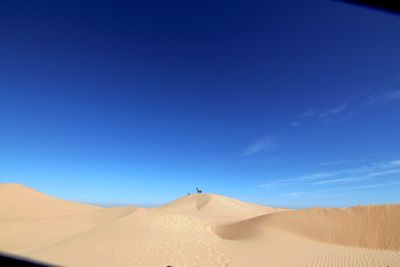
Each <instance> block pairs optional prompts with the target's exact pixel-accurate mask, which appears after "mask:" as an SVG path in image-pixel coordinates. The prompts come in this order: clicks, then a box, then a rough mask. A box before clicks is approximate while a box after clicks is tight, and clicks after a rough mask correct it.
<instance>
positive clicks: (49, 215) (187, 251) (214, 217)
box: [0, 184, 400, 267]
mask: <svg viewBox="0 0 400 267" xmlns="http://www.w3.org/2000/svg"><path fill="white" fill-rule="evenodd" d="M0 252H3V253H9V254H13V255H19V256H23V257H28V258H31V259H36V260H40V261H44V262H48V263H52V264H56V265H62V266H160V267H166V266H167V265H170V266H173V267H177V266H381V267H386V266H391V267H394V266H400V205H383V206H365V207H352V208H346V209H304V210H285V209H276V208H271V207H265V206H259V205H255V204H250V203H245V202H242V201H238V200H235V199H231V198H227V197H224V196H221V195H213V194H200V195H190V196H185V197H183V198H180V199H178V200H176V201H174V202H172V203H170V204H168V205H165V206H162V207H158V208H150V209H144V208H135V207H113V208H101V207H96V206H91V205H84V204H79V203H74V202H70V201H64V200H59V199H56V198H53V197H49V196H46V195H44V194H42V193H39V192H37V191H35V190H33V189H30V188H27V187H24V186H22V185H17V184H0Z"/></svg>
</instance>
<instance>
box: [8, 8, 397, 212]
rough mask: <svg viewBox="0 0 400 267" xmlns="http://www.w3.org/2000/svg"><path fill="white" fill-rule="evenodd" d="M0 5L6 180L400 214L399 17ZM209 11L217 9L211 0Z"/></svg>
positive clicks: (72, 191) (111, 199) (108, 194)
mask: <svg viewBox="0 0 400 267" xmlns="http://www.w3.org/2000/svg"><path fill="white" fill-rule="evenodd" d="M127 2H128V1H126V2H125V1H124V2H119V1H109V2H103V1H91V2H88V1H76V2H74V1H25V2H24V1H1V3H0V182H17V183H23V184H25V185H27V186H30V187H34V188H36V189H38V190H40V191H43V192H45V193H48V194H51V195H56V196H59V197H63V198H67V199H73V200H79V201H86V202H94V203H136V204H143V205H153V204H158V203H164V202H168V201H170V200H172V199H175V198H178V197H180V196H182V195H185V194H186V193H187V192H193V191H194V189H195V187H196V186H199V187H200V188H202V189H203V190H204V191H205V192H212V193H219V194H224V195H228V196H230V197H235V198H239V199H242V200H246V201H253V202H256V203H262V204H267V205H274V206H288V207H311V206H329V207H330V206H337V207H341V206H349V205H359V204H370V203H399V202H400V194H399V192H400V140H399V136H400V16H396V15H393V14H389V13H384V12H381V11H375V10H371V9H367V8H364V7H358V6H353V5H349V4H343V3H338V2H335V1H305V2H306V3H303V1H301V2H302V4H300V3H299V2H300V1H294V0H293V1H262V2H261V1H232V0H231V1H131V3H127ZM216 2H218V3H216Z"/></svg>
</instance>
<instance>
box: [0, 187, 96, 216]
mask: <svg viewBox="0 0 400 267" xmlns="http://www.w3.org/2000/svg"><path fill="white" fill-rule="evenodd" d="M96 209H98V207H96V206H93V205H88V204H81V203H77V202H72V201H66V200H61V199H58V198H55V197H51V196H48V195H45V194H43V193H40V192H38V191H36V190H33V189H31V188H29V187H26V186H24V185H21V184H12V183H7V184H0V218H1V219H18V218H48V217H52V216H63V215H73V214H81V213H85V212H90V211H94V210H96Z"/></svg>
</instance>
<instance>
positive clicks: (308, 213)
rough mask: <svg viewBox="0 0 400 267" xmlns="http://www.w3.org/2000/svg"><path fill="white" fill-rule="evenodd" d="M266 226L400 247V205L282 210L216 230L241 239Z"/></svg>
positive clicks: (336, 239) (329, 238)
mask: <svg viewBox="0 0 400 267" xmlns="http://www.w3.org/2000/svg"><path fill="white" fill-rule="evenodd" d="M265 228H276V229H280V230H284V231H287V232H289V233H293V234H296V235H300V236H302V237H306V238H310V239H315V240H318V241H322V242H327V243H335V244H340V245H346V246H354V247H364V248H371V249H386V250H400V205H382V206H364V207H363V206H358V207H353V208H344V209H305V210H297V211H290V212H282V213H279V214H269V215H262V216H259V217H255V218H251V219H248V220H244V221H240V222H236V223H233V224H229V225H223V226H216V227H215V228H214V232H215V233H216V234H217V235H218V236H220V237H221V238H226V239H231V240H238V239H247V238H251V237H252V236H255V235H259V234H260V232H262V231H263V229H265Z"/></svg>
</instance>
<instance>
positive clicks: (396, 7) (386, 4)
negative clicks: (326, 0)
mask: <svg viewBox="0 0 400 267" xmlns="http://www.w3.org/2000/svg"><path fill="white" fill-rule="evenodd" d="M335 1H339V2H343V3H348V4H353V5H358V6H361V7H366V8H372V9H376V10H380V11H386V12H390V13H392V14H397V15H400V1H399V0H375V1H374V0H335Z"/></svg>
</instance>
